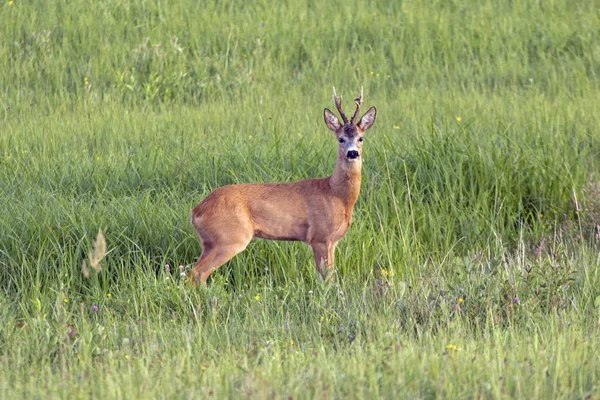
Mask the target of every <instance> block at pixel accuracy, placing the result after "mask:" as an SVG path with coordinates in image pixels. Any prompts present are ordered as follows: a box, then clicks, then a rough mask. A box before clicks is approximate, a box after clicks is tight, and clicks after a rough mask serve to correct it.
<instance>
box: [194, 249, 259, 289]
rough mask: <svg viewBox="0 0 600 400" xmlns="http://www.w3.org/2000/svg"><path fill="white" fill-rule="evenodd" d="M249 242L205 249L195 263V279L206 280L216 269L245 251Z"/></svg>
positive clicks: (199, 281) (198, 281)
mask: <svg viewBox="0 0 600 400" xmlns="http://www.w3.org/2000/svg"><path fill="white" fill-rule="evenodd" d="M249 242H250V241H248V242H247V243H235V244H229V245H224V246H218V247H213V248H211V249H210V250H209V251H206V250H204V251H203V252H202V255H201V256H200V259H199V260H198V261H197V262H196V264H195V265H194V280H195V281H196V282H197V283H204V282H206V280H207V279H208V277H209V275H210V274H211V273H212V272H213V271H214V270H216V269H217V268H219V267H220V266H221V265H223V264H225V263H226V262H227V261H229V260H231V259H232V258H233V256H235V255H236V254H238V253H241V252H242V251H244V249H245V248H246V246H247V245H248V243H249Z"/></svg>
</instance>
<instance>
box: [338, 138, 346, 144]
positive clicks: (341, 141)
mask: <svg viewBox="0 0 600 400" xmlns="http://www.w3.org/2000/svg"><path fill="white" fill-rule="evenodd" d="M338 142H340V143H345V142H346V141H345V140H344V138H339V139H338Z"/></svg>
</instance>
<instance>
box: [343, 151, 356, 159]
mask: <svg viewBox="0 0 600 400" xmlns="http://www.w3.org/2000/svg"><path fill="white" fill-rule="evenodd" d="M346 157H348V158H349V159H351V160H354V159H355V158H358V151H357V150H350V151H349V152H348V153H347V154H346Z"/></svg>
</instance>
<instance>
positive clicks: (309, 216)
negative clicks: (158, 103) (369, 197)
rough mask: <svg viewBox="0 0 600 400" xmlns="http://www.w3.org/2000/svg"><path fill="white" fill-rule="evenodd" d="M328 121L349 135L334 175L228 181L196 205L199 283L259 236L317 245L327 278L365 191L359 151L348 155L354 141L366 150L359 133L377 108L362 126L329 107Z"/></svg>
mask: <svg viewBox="0 0 600 400" xmlns="http://www.w3.org/2000/svg"><path fill="white" fill-rule="evenodd" d="M337 101H338V100H337V99H336V102H337ZM339 101H340V103H341V100H339ZM361 102H362V96H361ZM357 104H358V103H357ZM338 110H340V111H341V105H340V107H338ZM342 116H343V112H342ZM344 117H345V116H343V118H344ZM344 119H345V120H346V118H344ZM325 122H326V124H327V126H328V127H329V128H330V129H331V130H333V131H334V132H335V134H336V138H337V139H338V140H339V139H340V138H343V140H345V143H344V144H342V143H340V145H339V149H338V157H337V164H336V168H335V171H334V173H333V174H332V175H331V176H330V177H327V178H322V179H308V180H304V181H299V182H292V183H280V184H243V185H228V186H223V187H220V188H218V189H215V190H214V191H213V192H212V193H210V194H209V195H208V196H207V197H206V198H205V199H204V200H203V201H202V202H201V203H200V204H198V205H197V206H196V208H194V210H193V211H192V224H193V226H194V228H195V229H196V232H197V233H198V236H199V238H200V241H201V242H202V255H201V257H200V259H198V261H197V262H196V264H195V266H194V271H193V273H194V279H195V281H196V282H205V281H206V279H207V278H208V276H209V275H210V274H211V273H212V272H213V271H214V270H215V269H217V268H218V267H220V266H221V265H223V264H224V263H225V262H227V261H228V260H229V259H231V258H232V257H233V256H235V255H236V254H238V253H240V252H241V251H243V250H244V249H245V248H246V246H247V245H248V243H250V241H251V240H252V238H254V237H257V238H262V239H273V240H293V241H302V242H305V243H307V244H308V245H310V246H311V247H312V250H313V253H314V256H315V264H316V267H317V270H318V271H319V273H320V274H321V276H323V277H324V278H325V277H326V276H327V273H328V272H329V271H331V270H333V268H334V256H335V254H334V252H335V247H336V245H337V243H338V241H339V240H340V239H341V238H342V237H343V236H344V235H345V234H346V231H347V230H348V227H349V226H350V222H351V220H352V211H353V208H354V204H355V203H356V200H357V198H358V194H359V191H360V178H361V160H360V156H359V158H358V159H357V160H353V161H352V160H349V159H348V158H347V156H346V154H347V149H348V148H350V146H354V147H352V148H353V149H357V150H358V151H359V153H360V152H361V150H362V140H361V141H359V137H361V138H362V135H363V133H364V131H366V130H367V129H369V128H370V127H371V125H372V124H373V123H374V122H375V108H374V107H371V109H370V110H369V111H368V112H367V113H366V114H365V115H364V116H363V117H362V119H361V121H360V122H359V123H358V124H357V125H355V124H354V122H353V121H350V122H348V123H346V124H344V125H341V124H340V123H339V121H338V120H337V117H335V116H334V115H333V114H332V113H331V112H330V111H329V110H327V109H325Z"/></svg>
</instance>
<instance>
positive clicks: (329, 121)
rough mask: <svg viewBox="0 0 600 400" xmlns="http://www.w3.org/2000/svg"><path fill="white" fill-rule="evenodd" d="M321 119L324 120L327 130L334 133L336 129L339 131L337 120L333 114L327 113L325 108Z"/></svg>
mask: <svg viewBox="0 0 600 400" xmlns="http://www.w3.org/2000/svg"><path fill="white" fill-rule="evenodd" d="M323 117H324V118H325V124H326V125H327V127H328V128H329V129H331V130H332V131H334V132H336V131H337V130H338V129H340V127H341V125H340V121H339V120H338V118H337V117H336V116H335V114H334V113H332V112H331V111H329V109H327V108H326V109H325V111H324V112H323Z"/></svg>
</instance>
